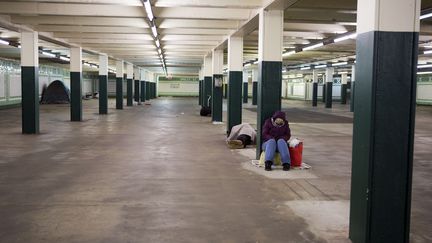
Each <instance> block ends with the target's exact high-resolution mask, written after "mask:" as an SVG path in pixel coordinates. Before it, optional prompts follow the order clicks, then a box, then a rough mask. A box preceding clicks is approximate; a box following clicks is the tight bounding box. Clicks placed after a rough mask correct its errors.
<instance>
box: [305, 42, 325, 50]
mask: <svg viewBox="0 0 432 243" xmlns="http://www.w3.org/2000/svg"><path fill="white" fill-rule="evenodd" d="M323 45H324V43H322V42H321V43H318V44H315V45H312V46H308V47H305V48H303V51H308V50H312V49H316V48H318V47H321V46H323Z"/></svg>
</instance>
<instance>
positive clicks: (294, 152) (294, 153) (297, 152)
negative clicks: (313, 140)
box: [288, 142, 303, 167]
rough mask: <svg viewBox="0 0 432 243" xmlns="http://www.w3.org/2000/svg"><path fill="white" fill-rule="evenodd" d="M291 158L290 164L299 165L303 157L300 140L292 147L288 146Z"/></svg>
mask: <svg viewBox="0 0 432 243" xmlns="http://www.w3.org/2000/svg"><path fill="white" fill-rule="evenodd" d="M288 149H289V152H290V158H291V166H297V167H298V166H301V164H302V157H303V142H300V143H299V144H298V145H297V146H295V147H294V148H292V147H288Z"/></svg>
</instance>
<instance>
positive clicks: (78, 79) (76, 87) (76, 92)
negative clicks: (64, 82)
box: [70, 72, 82, 121]
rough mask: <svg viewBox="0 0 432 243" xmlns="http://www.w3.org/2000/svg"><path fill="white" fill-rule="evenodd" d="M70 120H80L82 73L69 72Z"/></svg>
mask: <svg viewBox="0 0 432 243" xmlns="http://www.w3.org/2000/svg"><path fill="white" fill-rule="evenodd" d="M70 87H71V90H70V92H71V94H70V96H71V104H70V107H71V109H70V116H71V121H82V74H81V72H70Z"/></svg>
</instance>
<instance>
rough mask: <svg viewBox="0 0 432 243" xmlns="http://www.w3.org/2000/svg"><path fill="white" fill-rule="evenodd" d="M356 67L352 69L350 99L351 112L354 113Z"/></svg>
mask: <svg viewBox="0 0 432 243" xmlns="http://www.w3.org/2000/svg"><path fill="white" fill-rule="evenodd" d="M354 81H355V65H353V66H352V68H351V88H350V92H351V97H350V111H351V112H354V93H355V82H354Z"/></svg>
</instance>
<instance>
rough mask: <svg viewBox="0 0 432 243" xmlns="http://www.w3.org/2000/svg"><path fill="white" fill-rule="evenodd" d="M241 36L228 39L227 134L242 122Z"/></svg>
mask: <svg viewBox="0 0 432 243" xmlns="http://www.w3.org/2000/svg"><path fill="white" fill-rule="evenodd" d="M242 80H243V37H237V36H231V37H230V38H229V39H228V94H227V95H228V98H227V99H228V100H227V108H228V110H227V134H229V133H230V132H231V129H232V127H233V126H235V125H238V124H241V123H242V98H241V90H242Z"/></svg>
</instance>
